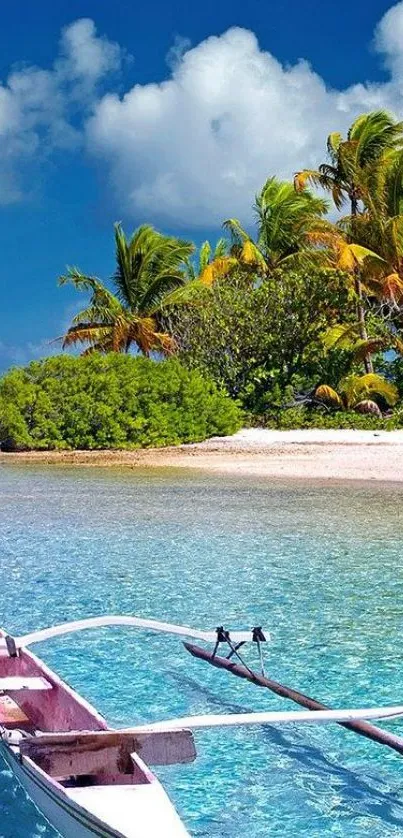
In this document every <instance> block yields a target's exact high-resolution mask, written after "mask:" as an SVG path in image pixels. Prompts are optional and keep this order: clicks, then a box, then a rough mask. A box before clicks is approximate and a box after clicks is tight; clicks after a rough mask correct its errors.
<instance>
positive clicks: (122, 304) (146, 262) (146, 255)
mask: <svg viewBox="0 0 403 838" xmlns="http://www.w3.org/2000/svg"><path fill="white" fill-rule="evenodd" d="M115 246H116V270H115V273H114V274H113V276H112V277H111V280H110V285H111V287H110V288H108V287H107V286H106V285H105V284H104V283H103V282H101V280H99V279H97V278H96V277H92V276H87V275H85V274H82V273H81V271H79V270H78V269H77V268H70V269H69V271H68V274H67V275H66V276H61V277H60V280H59V284H60V285H65V284H67V283H71V284H72V285H74V287H75V288H77V289H78V290H80V291H87V292H89V293H90V295H91V296H90V301H89V305H88V306H87V307H86V308H84V309H83V310H82V311H80V312H79V314H77V315H76V316H75V317H74V318H73V321H72V325H71V326H70V328H69V329H68V330H67V332H66V334H65V335H64V336H63V337H62V346H63V348H66V347H69V346H75V345H77V344H84V345H87V349H86V350H85V352H86V353H88V352H94V351H98V352H128V351H129V349H130V347H131V346H133V345H134V346H137V348H138V349H139V350H140V351H141V352H142V353H143V354H144V355H149V354H150V352H151V351H154V350H155V351H159V352H163V353H165V354H169V353H171V352H172V351H173V350H174V348H175V340H174V338H173V336H172V335H171V334H169V333H168V332H167V331H164V330H163V329H162V328H161V319H162V310H163V308H164V306H165V305H167V304H168V302H169V301H170V300H171V299H173V298H174V293H175V290H176V289H179V288H181V287H182V286H183V285H184V284H185V282H186V268H187V265H188V264H189V259H190V256H191V253H192V251H193V245H192V244H191V243H190V242H187V241H183V240H181V239H177V238H174V237H171V236H165V235H162V234H161V233H159V232H157V231H156V230H154V228H153V227H151V226H149V225H143V226H141V227H139V228H138V229H137V230H136V231H135V232H134V233H133V235H132V237H131V238H130V239H127V238H126V236H125V234H124V232H123V230H122V227H121V225H120V224H115Z"/></svg>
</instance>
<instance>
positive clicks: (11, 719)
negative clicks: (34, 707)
mask: <svg viewBox="0 0 403 838" xmlns="http://www.w3.org/2000/svg"><path fill="white" fill-rule="evenodd" d="M0 725H4V727H6V728H8V729H9V730H15V729H16V728H23V729H24V728H27V727H28V728H31V727H32V724H31V721H30V719H29V718H28V716H27V715H26V713H24V711H23V710H21V707H19V706H18V704H17V703H16V702H15V701H14V700H13V699H12V698H11V697H10V696H9V695H0Z"/></svg>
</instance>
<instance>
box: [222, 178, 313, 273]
mask: <svg viewBox="0 0 403 838" xmlns="http://www.w3.org/2000/svg"><path fill="white" fill-rule="evenodd" d="M327 208H328V206H327V202H326V201H324V200H323V199H322V198H318V197H317V196H315V195H313V194H312V192H310V190H309V189H307V188H306V187H301V189H300V190H299V191H298V192H296V191H295V190H294V188H293V185H292V183H289V182H288V181H280V180H278V179H277V178H275V177H271V178H269V179H268V180H267V181H266V183H265V185H264V186H263V189H262V190H261V192H259V194H258V195H257V196H256V200H255V206H254V209H255V216H256V221H257V239H256V242H255V241H253V239H252V238H251V236H249V235H248V233H247V232H246V231H245V230H244V229H243V228H242V226H241V224H240V223H239V221H238V220H237V219H235V218H230V219H228V221H225V222H224V227H225V228H226V229H227V230H229V232H230V234H231V238H232V248H231V254H232V255H233V256H235V257H236V258H237V259H238V260H239V262H241V263H242V264H243V265H246V266H250V267H251V269H252V270H257V271H258V272H260V273H262V274H268V273H271V272H272V271H273V270H275V269H276V268H278V267H280V266H281V265H282V264H284V263H285V262H286V261H290V260H291V259H293V258H295V257H296V256H297V255H298V254H299V253H301V252H305V253H306V251H307V233H308V231H309V230H311V229H312V228H313V226H314V225H316V223H317V222H318V220H319V219H321V218H322V217H323V216H324V215H325V213H326V211H327Z"/></svg>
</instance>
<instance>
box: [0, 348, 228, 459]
mask: <svg viewBox="0 0 403 838" xmlns="http://www.w3.org/2000/svg"><path fill="white" fill-rule="evenodd" d="M240 424H241V413H240V410H239V408H238V406H237V405H236V403H235V402H233V401H231V399H230V398H229V397H228V396H227V395H226V394H224V393H223V392H221V391H220V390H219V389H218V388H217V386H216V385H215V384H214V383H213V382H212V381H210V380H209V379H207V378H206V377H204V376H202V375H201V374H200V373H199V372H197V371H190V370H187V369H185V368H184V367H183V366H182V365H181V364H180V362H179V361H178V360H177V359H172V360H168V361H162V362H156V361H152V360H150V359H149V358H143V357H133V356H130V355H118V354H110V355H98V354H94V355H89V356H87V357H81V358H73V357H69V356H58V357H54V358H48V359H46V360H44V361H35V362H32V363H31V364H29V366H27V367H24V368H20V369H13V370H11V371H10V372H8V373H7V374H6V375H5V376H3V378H1V379H0V444H1V447H2V448H3V450H24V449H49V448H53V449H54V448H67V449H78V448H85V449H93V448H139V447H149V446H164V445H179V444H180V443H182V442H197V441H200V440H202V439H206V438H207V437H209V436H213V435H223V434H231V433H233V432H234V431H236V430H237V429H238V428H239V427H240Z"/></svg>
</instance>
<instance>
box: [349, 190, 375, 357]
mask: <svg viewBox="0 0 403 838" xmlns="http://www.w3.org/2000/svg"><path fill="white" fill-rule="evenodd" d="M350 198H351V215H352V217H353V218H354V217H355V216H356V215H357V213H358V199H357V196H356V194H355V189H354V186H353V187H352V190H351V194H350ZM353 229H354V228H353ZM354 288H355V293H356V297H357V321H358V329H359V333H360V338H361V340H368V332H367V327H366V323H365V309H364V304H363V295H362V285H361V280H360V275H359V269H358V268H356V271H355V276H354ZM364 368H365V372H366V373H373V371H374V367H373V364H372V358H371V356H370V354H369V353H367V354H366V355H365V356H364Z"/></svg>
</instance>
